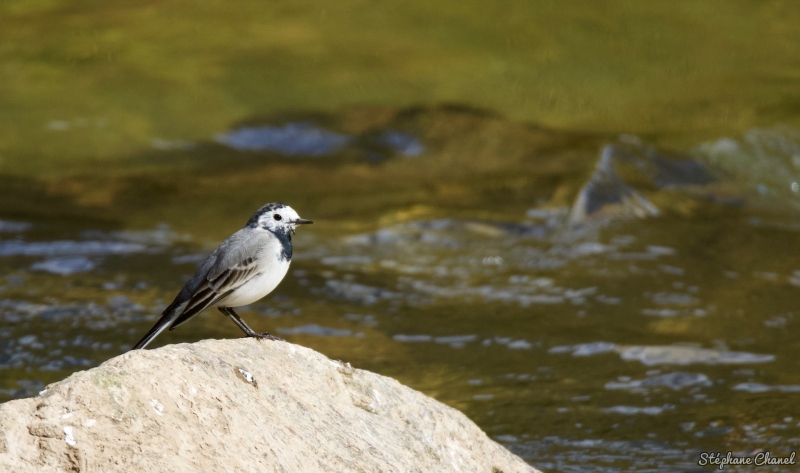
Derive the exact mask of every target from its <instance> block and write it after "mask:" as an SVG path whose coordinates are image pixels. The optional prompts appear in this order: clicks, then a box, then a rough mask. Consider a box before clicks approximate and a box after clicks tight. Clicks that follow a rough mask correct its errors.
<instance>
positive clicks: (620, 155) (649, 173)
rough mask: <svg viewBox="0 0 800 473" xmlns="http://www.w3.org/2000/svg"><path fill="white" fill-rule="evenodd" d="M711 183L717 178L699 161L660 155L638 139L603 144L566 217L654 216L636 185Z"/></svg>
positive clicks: (683, 187)
mask: <svg viewBox="0 0 800 473" xmlns="http://www.w3.org/2000/svg"><path fill="white" fill-rule="evenodd" d="M620 171H621V172H620ZM715 182H717V179H716V178H715V177H714V176H713V175H712V174H711V173H710V172H709V171H708V170H707V169H706V168H705V167H704V166H703V165H702V164H701V163H699V162H697V161H694V160H691V159H674V158H672V157H669V156H666V155H664V154H660V153H658V152H656V151H655V150H654V149H652V148H650V147H648V146H645V145H643V144H642V143H641V142H639V141H638V140H636V141H634V142H632V143H628V144H627V145H623V144H620V145H607V146H605V147H604V148H603V150H602V151H601V153H600V159H599V160H598V162H597V166H596V167H595V171H594V173H593V174H592V176H591V177H590V178H589V180H588V181H587V182H586V184H584V186H583V187H582V188H581V190H580V192H579V193H578V197H577V198H576V200H575V203H574V204H573V206H572V210H571V212H570V217H569V220H570V222H571V223H585V222H596V221H604V220H613V219H618V218H632V217H635V218H645V217H657V216H659V215H660V213H661V212H660V210H659V209H658V207H656V206H655V205H654V204H653V203H651V202H650V201H649V200H648V199H647V198H646V197H645V196H644V195H643V193H642V192H641V189H637V185H638V186H639V187H645V188H646V189H647V190H651V191H656V192H657V191H661V190H686V189H693V190H696V189H698V188H703V187H704V186H708V185H710V184H713V183H715ZM701 194H702V197H703V198H707V199H712V200H715V201H720V202H721V203H733V202H724V201H722V200H720V199H718V198H715V196H714V195H713V194H712V193H710V192H708V191H706V192H702V193H701Z"/></svg>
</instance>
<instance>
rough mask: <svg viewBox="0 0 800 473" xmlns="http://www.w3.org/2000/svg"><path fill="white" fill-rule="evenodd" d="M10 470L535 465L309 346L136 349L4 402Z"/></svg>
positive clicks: (487, 468) (3, 461) (244, 343)
mask: <svg viewBox="0 0 800 473" xmlns="http://www.w3.org/2000/svg"><path fill="white" fill-rule="evenodd" d="M0 425H2V430H0V470H2V471H9V472H22V471H104V472H112V471H124V472H135V471H237V472H238V471H282V472H313V471H325V472H336V471H420V472H425V471H437V472H447V471H453V472H456V471H459V472H470V471H475V472H486V473H488V472H506V473H511V472H523V471H524V472H535V471H536V470H535V469H533V468H532V467H530V466H529V465H527V464H526V463H525V462H523V461H522V460H521V459H520V458H518V457H516V456H514V455H513V454H511V453H510V452H509V451H508V450H506V449H505V448H503V447H502V446H500V445H499V444H497V443H495V442H494V441H492V440H490V439H489V438H488V437H487V436H486V434H484V433H483V432H482V431H481V430H480V429H479V428H478V427H477V426H476V425H475V424H473V423H472V422H471V421H470V420H469V419H467V417H466V416H464V415H463V414H462V413H460V412H458V411H457V410H455V409H452V408H450V407H447V406H445V405H443V404H441V403H439V402H437V401H435V400H433V399H431V398H429V397H427V396H425V395H423V394H421V393H419V392H417V391H414V390H412V389H409V388H407V387H405V386H403V385H401V384H400V383H398V382H397V381H395V380H393V379H391V378H386V377H383V376H379V375H376V374H374V373H370V372H367V371H362V370H357V369H353V368H351V367H350V365H349V364H343V363H341V362H336V361H331V360H329V359H328V358H326V357H324V356H323V355H321V354H319V353H317V352H315V351H313V350H310V349H308V348H303V347H299V346H296V345H292V344H290V343H283V342H281V343H274V342H269V343H264V342H259V341H257V340H253V339H246V340H217V341H203V342H199V343H195V344H182V345H171V346H167V347H164V348H160V349H157V350H148V351H134V352H130V353H127V354H124V355H122V356H119V357H116V358H114V359H112V360H110V361H108V362H106V363H104V364H103V365H101V366H99V367H97V368H94V369H91V370H88V371H83V372H78V373H75V374H73V375H72V376H70V377H69V378H67V379H66V380H64V381H61V382H59V383H56V384H54V385H51V386H48V387H47V388H46V389H45V391H43V392H42V394H41V395H40V396H38V397H35V398H30V399H22V400H17V401H11V402H8V403H5V404H3V405H0Z"/></svg>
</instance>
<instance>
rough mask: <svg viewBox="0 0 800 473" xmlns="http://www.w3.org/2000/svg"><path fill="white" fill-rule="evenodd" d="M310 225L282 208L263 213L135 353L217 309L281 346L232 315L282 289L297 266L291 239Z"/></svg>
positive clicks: (194, 281) (212, 261)
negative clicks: (165, 333) (291, 268)
mask: <svg viewBox="0 0 800 473" xmlns="http://www.w3.org/2000/svg"><path fill="white" fill-rule="evenodd" d="M310 223H314V222H312V221H311V220H307V219H304V218H300V216H299V215H298V214H297V212H295V210H294V209H293V208H291V207H289V206H288V205H285V204H282V203H280V202H272V203H269V204H265V205H263V206H262V207H260V208H259V209H258V210H256V211H255V213H254V214H253V216H252V217H250V220H248V221H247V224H246V225H245V226H244V228H242V229H241V230H239V231H237V232H236V233H234V234H233V235H231V236H229V237H228V238H227V239H226V240H225V241H223V242H222V243H221V244H220V245H219V246H218V247H217V249H215V250H214V251H213V252H212V253H211V254H210V255H209V256H208V258H206V260H205V262H203V264H202V265H200V269H198V270H197V272H196V273H194V276H192V278H191V279H189V282H187V283H186V285H185V286H183V289H181V291H180V292H179V293H178V295H177V296H176V297H175V300H174V301H172V303H171V304H170V305H169V306H167V308H166V309H164V312H162V313H161V318H160V319H158V322H156V324H155V325H154V326H153V328H151V329H150V331H149V332H147V334H146V335H145V336H144V337H142V339H141V340H139V343H137V344H136V345H135V346H134V347H133V348H132V350H139V349H142V348H145V347H146V346H147V345H148V344H149V343H150V342H152V341H153V339H154V338H156V337H157V336H158V334H160V333H161V332H163V331H164V330H166V329H167V328H169V329H170V330H174V329H176V328H178V327H179V326H181V325H183V324H184V323H185V322H187V321H188V320H189V319H191V318H192V317H194V316H195V315H197V314H199V313H200V312H202V311H203V310H205V309H206V308H208V307H216V308H217V310H219V311H220V312H222V313H223V314H224V315H226V316H228V318H230V319H231V320H232V321H233V323H235V324H236V326H238V327H239V328H240V329H242V331H243V332H244V333H245V335H246V336H248V337H253V338H257V339H268V340H281V339H280V338H278V337H275V336H274V335H270V334H269V333H268V332H264V333H256V332H255V331H254V330H253V329H251V328H250V327H249V326H248V325H247V324H246V323H245V321H244V320H242V318H241V317H239V315H238V314H237V313H236V312H234V310H233V309H234V308H235V307H241V306H244V305H248V304H252V303H253V302H255V301H257V300H259V299H261V298H262V297H264V296H266V295H267V294H269V293H270V292H272V291H273V290H274V289H275V288H276V287H277V286H278V284H279V283H280V282H281V280H283V277H284V276H286V272H287V271H288V270H289V264H290V263H291V262H292V235H294V233H295V230H296V227H297V225H305V224H310Z"/></svg>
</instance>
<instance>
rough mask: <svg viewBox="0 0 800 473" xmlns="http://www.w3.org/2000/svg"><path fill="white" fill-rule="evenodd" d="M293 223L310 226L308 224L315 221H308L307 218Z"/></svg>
mask: <svg viewBox="0 0 800 473" xmlns="http://www.w3.org/2000/svg"><path fill="white" fill-rule="evenodd" d="M292 223H294V224H295V225H305V224H308V223H314V221H313V220H308V219H306V218H298V219H297V220H295V221H294V222H292Z"/></svg>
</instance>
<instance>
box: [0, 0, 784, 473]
mask: <svg viewBox="0 0 800 473" xmlns="http://www.w3.org/2000/svg"><path fill="white" fill-rule="evenodd" d="M595 3H596V2H582V3H580V4H577V3H576V4H570V6H566V5H562V4H560V3H558V2H533V3H530V4H528V3H520V2H495V4H493V5H491V6H485V5H483V6H481V5H479V4H477V3H475V4H473V3H470V2H466V3H465V2H452V3H450V2H439V3H437V4H435V5H430V4H429V2H419V3H417V2H404V3H403V4H402V5H401V4H395V3H387V4H386V5H383V6H381V7H377V6H374V5H371V4H366V3H362V2H344V3H343V4H342V5H340V6H336V7H333V6H331V5H328V4H327V3H325V2H311V1H309V2H271V3H269V4H263V2H236V5H235V8H234V7H232V6H231V5H230V4H228V3H225V4H222V3H220V4H216V5H212V4H204V5H202V6H199V5H196V4H192V5H189V4H183V3H181V2H161V3H150V4H147V5H141V4H139V3H135V2H122V3H118V2H115V4H114V5H108V4H105V3H99V2H95V3H85V4H81V5H80V6H76V5H73V4H68V3H62V2H57V1H55V2H34V1H30V0H25V1H22V0H20V1H12V2H6V3H4V4H3V5H2V6H0V78H2V79H0V183H1V184H2V186H0V320H1V321H2V323H1V324H0V373H2V376H1V377H0V400H1V401H5V400H9V399H14V398H19V397H25V396H33V395H36V394H37V393H38V392H39V391H40V390H42V389H43V388H44V386H46V385H47V384H48V383H51V382H55V381H58V380H60V379H63V378H64V377H66V376H68V375H69V374H70V373H72V372H74V371H77V370H82V369H86V368H90V367H92V366H96V365H98V364H100V363H102V362H103V361H105V360H107V359H109V358H111V357H113V356H116V355H118V354H120V353H122V352H124V351H125V350H127V349H129V348H130V347H131V346H132V345H133V343H135V342H136V341H137V340H138V339H139V338H140V337H141V335H142V334H143V333H144V332H146V330H147V329H148V328H149V327H150V326H151V325H152V323H153V322H154V321H155V320H156V319H157V317H158V314H159V313H160V312H161V310H163V308H164V307H165V306H166V305H167V304H168V303H169V302H170V301H171V300H172V298H173V297H174V296H175V294H176V293H177V291H178V290H179V289H180V287H181V285H182V284H183V283H184V282H185V281H186V279H187V278H188V277H189V276H191V274H192V273H193V272H194V270H195V269H196V268H197V265H198V264H199V263H200V262H202V260H203V258H204V257H205V256H206V255H207V254H208V253H209V252H210V251H211V250H212V249H213V248H214V246H215V245H216V244H218V243H219V242H220V241H221V240H222V239H223V238H225V237H226V236H227V235H228V234H230V233H232V232H233V231H235V230H237V229H238V228H240V227H241V226H242V225H243V224H244V222H246V220H247V218H248V217H249V215H250V213H251V212H252V211H253V210H254V209H255V208H257V207H258V206H260V205H261V204H263V203H265V202H267V201H283V202H286V203H288V204H290V205H292V206H293V207H294V208H295V209H296V210H298V212H299V213H300V214H301V215H302V216H304V217H306V218H311V219H313V220H315V221H316V225H313V226H310V227H303V228H301V229H299V231H298V234H297V235H296V237H295V240H294V245H295V257H294V262H293V264H292V268H291V269H290V271H289V274H288V275H287V278H286V279H285V280H284V282H283V283H282V284H281V285H280V286H279V288H278V289H277V290H276V291H275V292H274V293H273V294H272V295H270V296H269V297H267V298H265V299H264V300H263V301H261V302H258V303H256V304H253V305H252V306H249V307H247V308H243V309H242V310H241V311H240V313H241V315H242V316H243V317H244V318H246V319H247V320H248V322H249V323H250V325H251V326H253V327H254V328H255V329H256V330H260V331H262V330H269V331H271V332H273V333H277V334H278V335H280V336H282V337H284V338H286V339H287V340H289V341H291V342H293V343H299V344H302V345H305V346H309V347H311V348H313V349H315V350H318V351H320V352H322V353H324V354H325V355H327V356H329V357H331V358H334V359H342V360H345V361H348V362H350V363H351V364H353V366H356V367H359V368H363V369H368V370H371V371H375V372H378V373H381V374H385V375H388V376H392V377H395V378H397V379H398V380H400V381H401V382H403V383H405V384H407V385H410V386H412V387H413V388H415V389H418V390H421V391H423V392H425V393H426V394H429V395H431V396H433V397H435V398H437V399H439V400H440V401H442V402H445V403H447V404H449V405H451V406H454V407H456V408H458V409H460V410H462V411H464V412H465V413H466V414H467V415H468V416H469V417H470V418H472V419H473V420H474V421H475V422H476V423H477V424H478V425H480V426H481V427H482V428H483V429H484V430H485V431H486V432H487V433H488V434H489V435H490V436H491V437H492V438H494V439H496V440H497V441H499V442H501V443H503V444H504V445H506V446H507V447H508V448H510V449H511V450H512V451H514V452H516V453H517V454H519V455H521V456H522V457H523V458H525V459H526V460H527V461H529V462H531V464H533V465H535V466H537V467H539V468H541V469H542V470H544V471H562V472H569V471H586V470H592V471H619V470H624V471H698V470H701V471H705V470H712V469H713V467H709V466H706V467H702V466H700V465H698V459H699V458H700V454H701V453H702V452H709V451H717V452H723V453H725V452H727V451H732V452H735V453H736V454H739V455H749V454H753V453H755V452H759V451H769V452H770V453H771V454H772V455H774V456H783V455H788V454H790V453H791V452H793V451H795V450H797V448H798V444H800V407H798V406H800V404H798V402H797V401H798V400H799V399H800V373H798V370H797V368H798V361H797V360H798V354H800V342H798V340H797V337H796V336H795V334H794V332H795V331H796V330H797V329H798V323H800V311H799V310H798V309H797V300H798V295H800V261H797V260H795V258H794V256H795V254H796V253H797V249H798V248H800V243H799V238H798V237H800V207H799V206H798V204H800V200H798V194H799V193H800V131H797V130H798V129H800V120H798V116H797V105H796V104H797V103H798V102H797V94H796V85H797V80H796V78H797V77H798V69H797V64H798V59H800V54H799V53H800V51H798V46H797V44H796V41H794V38H796V37H797V33H798V30H800V27H798V26H797V25H798V24H800V22H798V21H796V20H797V17H798V16H800V9H797V8H793V7H792V6H791V4H789V3H784V2H761V3H759V4H753V3H750V2H725V3H724V4H723V3H715V2H669V4H667V3H665V4H664V5H661V6H659V5H657V4H655V3H648V4H642V3H638V2H622V1H615V2H604V4H603V5H604V6H598V5H596V4H595ZM667 5H668V6H667ZM240 335H241V332H240V331H239V329H238V328H237V327H236V326H234V325H233V324H232V323H229V322H228V321H227V320H226V319H224V318H223V316H222V315H221V314H219V313H217V312H216V311H215V310H209V311H207V312H206V313H204V314H202V315H200V316H199V317H197V318H196V319H193V320H192V321H191V322H190V323H188V324H186V325H184V326H181V327H180V329H179V330H176V331H172V332H166V333H164V334H162V335H160V336H159V337H158V338H157V339H156V342H155V343H154V344H153V346H154V347H155V346H160V345H162V344H166V343H180V342H191V341H196V340H200V339H203V338H210V337H216V338H222V337H226V338H234V337H239V336H240ZM759 471H765V472H766V471H782V469H781V467H774V468H773V469H770V467H763V468H762V469H760V470H759Z"/></svg>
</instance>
